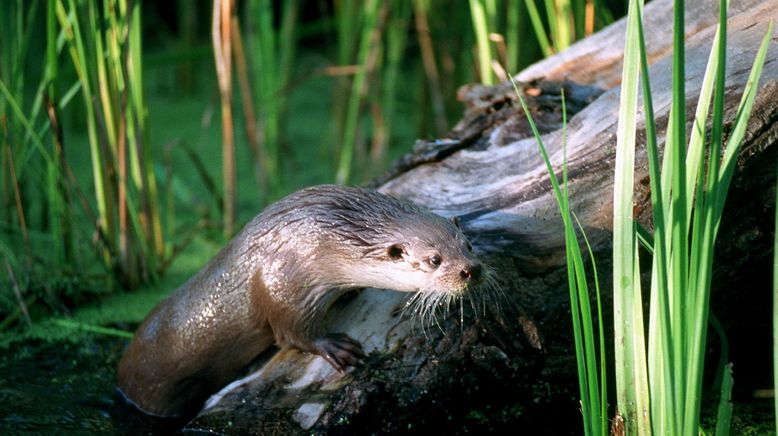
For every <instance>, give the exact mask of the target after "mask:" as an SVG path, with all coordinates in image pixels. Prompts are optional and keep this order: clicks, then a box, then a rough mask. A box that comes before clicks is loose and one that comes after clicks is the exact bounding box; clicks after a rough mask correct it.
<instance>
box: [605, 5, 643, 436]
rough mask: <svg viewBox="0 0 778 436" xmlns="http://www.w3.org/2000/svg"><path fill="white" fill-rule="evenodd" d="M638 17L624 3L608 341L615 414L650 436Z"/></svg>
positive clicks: (631, 431) (637, 8)
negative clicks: (639, 216) (641, 253)
mask: <svg viewBox="0 0 778 436" xmlns="http://www.w3.org/2000/svg"><path fill="white" fill-rule="evenodd" d="M641 13H642V7H641V6H640V4H639V3H638V1H637V0H632V1H630V4H629V13H628V16H627V34H626V37H625V41H626V42H625V48H624V67H623V72H622V82H621V83H622V85H621V103H620V105H619V122H618V130H617V133H616V142H617V146H616V169H615V171H616V174H615V179H614V192H613V287H614V289H613V306H614V308H613V311H614V315H613V316H614V327H615V338H614V340H615V343H616V344H621V346H617V347H615V361H616V393H617V410H618V412H617V413H618V414H620V415H622V416H623V417H624V420H625V424H626V429H627V433H628V434H650V425H648V422H650V419H651V416H650V411H649V410H648V380H647V374H646V367H645V365H646V364H645V357H644V353H645V351H644V350H645V343H644V339H643V332H642V329H641V330H640V331H639V332H636V331H637V329H638V326H642V325H643V320H642V318H643V317H642V298H641V294H640V286H639V283H637V282H636V278H639V276H640V275H639V272H638V271H637V268H638V266H637V263H636V256H637V252H636V247H637V241H636V236H635V224H634V221H633V218H632V192H633V186H634V174H633V171H634V169H633V168H634V165H635V128H636V125H637V115H636V114H637V90H638V74H639V68H640V58H639V55H640V53H639V48H640V47H639V44H638V36H639V35H638V20H639V15H640V14H641ZM633 253H634V254H633ZM641 328H642V327H641ZM636 333H639V334H636ZM641 356H642V358H641Z"/></svg>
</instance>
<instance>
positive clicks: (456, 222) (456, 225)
mask: <svg viewBox="0 0 778 436" xmlns="http://www.w3.org/2000/svg"><path fill="white" fill-rule="evenodd" d="M451 222H452V223H454V227H456V228H458V229H459V230H462V226H461V225H459V217H458V216H452V217H451Z"/></svg>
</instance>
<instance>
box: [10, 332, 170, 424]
mask: <svg viewBox="0 0 778 436" xmlns="http://www.w3.org/2000/svg"><path fill="white" fill-rule="evenodd" d="M126 345H127V340H126V339H120V338H115V337H109V336H91V337H86V338H79V342H71V341H45V340H31V341H25V342H21V341H19V342H18V343H14V344H12V345H10V346H9V347H8V348H7V349H3V350H0V434H2V435H15V434H47V435H60V434H101V435H105V434H107V435H112V434H119V435H121V434H133V435H135V434H170V433H173V432H175V430H176V428H171V427H170V424H169V423H159V422H154V421H153V420H149V419H148V417H146V416H143V415H140V414H138V413H137V412H135V411H134V410H132V409H130V408H129V407H128V406H127V405H126V404H125V403H124V401H123V400H122V399H121V397H120V396H119V394H118V393H116V390H115V385H116V365H117V364H118V361H119V358H120V357H121V353H122V350H123V349H124V347H125V346H126Z"/></svg>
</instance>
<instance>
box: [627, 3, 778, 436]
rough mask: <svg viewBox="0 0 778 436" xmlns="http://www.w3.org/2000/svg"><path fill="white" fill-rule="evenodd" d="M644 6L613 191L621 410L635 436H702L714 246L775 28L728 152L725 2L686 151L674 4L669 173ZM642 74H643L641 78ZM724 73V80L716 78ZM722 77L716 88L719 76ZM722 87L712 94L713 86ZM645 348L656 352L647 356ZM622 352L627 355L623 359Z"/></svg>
mask: <svg viewBox="0 0 778 436" xmlns="http://www.w3.org/2000/svg"><path fill="white" fill-rule="evenodd" d="M641 9H642V6H641V4H640V3H639V2H638V1H636V0H633V1H631V3H630V13H629V15H628V17H629V18H628V30H627V38H626V40H627V45H626V48H625V56H624V58H625V60H624V65H625V66H624V75H623V79H622V102H621V111H620V116H619V133H618V137H617V138H618V139H617V142H618V145H617V154H616V174H617V176H616V181H615V190H614V253H613V257H614V318H615V319H614V323H615V328H616V343H619V344H625V346H624V347H616V371H617V376H616V384H617V392H618V412H619V414H621V415H622V416H623V417H624V419H625V421H626V430H627V433H628V434H652V433H657V434H696V433H697V432H698V431H699V416H700V398H701V395H702V368H703V364H704V362H703V360H704V359H703V357H704V344H705V338H706V331H707V325H708V310H709V309H708V302H709V298H710V287H711V277H712V261H713V246H714V243H715V237H716V233H717V230H718V224H719V222H720V219H721V213H722V210H723V204H724V200H725V198H726V193H727V190H728V187H729V181H730V179H731V176H732V170H733V169H734V167H733V165H734V156H735V155H736V153H737V150H738V148H739V146H740V143H741V141H742V138H743V135H742V132H740V131H744V129H745V125H746V123H747V121H748V117H749V114H750V111H751V105H752V104H753V99H754V95H755V91H756V88H757V86H758V78H759V75H760V74H761V68H762V65H763V63H764V59H765V55H766V48H767V42H768V41H769V39H768V38H769V35H770V33H771V28H772V24H771V25H770V26H769V28H768V30H767V34H766V36H765V39H764V40H763V41H762V45H761V47H760V49H759V52H758V54H757V57H756V59H755V61H754V66H753V68H752V71H751V76H750V77H749V81H748V83H747V85H746V89H745V91H744V94H743V100H742V101H741V104H740V108H739V110H738V116H737V118H736V121H735V128H734V129H733V133H732V135H731V136H730V138H729V141H728V143H727V146H726V152H725V153H724V154H723V156H722V153H721V150H722V142H723V141H722V126H723V108H724V101H723V98H724V87H725V83H724V79H725V60H726V59H725V56H726V4H725V2H724V1H722V2H721V3H720V24H719V29H718V36H719V37H718V38H716V42H715V45H714V52H713V53H712V54H711V58H710V59H709V63H708V69H707V71H706V79H705V80H704V82H703V89H702V91H701V94H700V100H699V102H698V112H697V117H696V119H695V124H694V127H695V129H699V130H700V131H699V132H695V133H694V134H693V135H692V138H691V140H690V142H689V146H688V148H687V146H686V132H685V122H686V120H685V109H684V108H685V107H686V101H685V89H684V70H685V67H684V34H685V33H684V26H683V10H684V9H683V2H680V1H677V2H676V4H675V14H674V16H675V25H674V44H673V45H674V51H673V86H672V94H673V100H672V108H673V109H671V116H670V122H669V125H668V128H667V135H666V138H667V143H666V145H665V154H664V161H663V163H662V165H661V168H660V163H659V152H658V147H657V135H656V127H655V122H654V118H653V108H652V101H651V90H650V83H649V80H648V63H647V59H646V50H645V43H644V38H643V27H642V20H641V18H640V15H641ZM638 72H639V73H638ZM714 72H715V73H714ZM713 74H715V81H713V82H712V81H711V79H710V78H711V77H713ZM639 77H640V79H642V89H643V102H644V112H645V114H646V121H645V124H646V147H647V151H648V163H649V178H650V183H651V203H652V210H653V225H654V234H653V240H652V243H653V246H652V250H651V252H652V253H653V262H652V282H651V296H650V302H651V305H650V322H649V328H648V333H647V336H646V337H645V338H644V333H643V311H642V297H641V294H640V281H639V277H640V271H639V263H638V262H637V261H636V260H637V244H636V242H635V240H636V233H635V232H636V223H635V222H634V221H633V217H632V192H633V179H632V177H633V176H632V174H633V171H634V170H633V168H634V153H635V151H634V150H635V144H636V142H635V134H636V129H635V128H636V123H637V89H638V78H639ZM712 83H713V86H711V84H712ZM711 92H713V96H714V98H713V104H714V109H713V120H712V123H711V125H712V127H711V137H710V150H709V151H708V155H709V158H708V161H707V164H708V166H707V169H705V168H704V167H703V165H704V164H705V159H704V156H705V153H704V151H703V146H704V143H703V139H704V138H705V130H704V129H705V127H706V126H707V113H708V109H707V104H708V102H709V101H710V96H711ZM646 342H647V345H648V354H647V357H646V352H645V351H646V348H645V347H646V345H645V344H646ZM620 348H623V350H624V352H621V351H620ZM727 388H731V377H727V376H725V379H724V383H722V395H721V401H722V406H721V407H720V409H719V411H720V415H719V423H720V427H721V429H720V430H719V431H721V432H725V428H726V429H728V425H726V423H727V422H728V421H729V415H728V411H729V413H731V408H727V407H725V404H724V402H725V401H728V400H729V392H726V391H725V390H726V389H727Z"/></svg>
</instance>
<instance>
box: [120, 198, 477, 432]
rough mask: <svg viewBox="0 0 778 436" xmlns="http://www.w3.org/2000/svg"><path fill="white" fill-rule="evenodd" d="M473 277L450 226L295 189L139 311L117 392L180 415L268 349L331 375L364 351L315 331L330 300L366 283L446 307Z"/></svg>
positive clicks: (397, 203) (417, 213)
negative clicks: (322, 365)
mask: <svg viewBox="0 0 778 436" xmlns="http://www.w3.org/2000/svg"><path fill="white" fill-rule="evenodd" d="M482 276H483V266H482V264H481V262H480V261H479V260H478V259H477V258H476V256H475V255H474V254H473V251H472V247H471V245H470V243H469V242H468V241H467V238H466V237H465V235H464V234H463V233H462V231H461V230H460V228H459V226H458V225H457V224H455V223H454V222H453V221H451V220H447V219H445V218H443V217H441V216H439V215H436V214H434V213H432V212H430V211H428V210H425V209H423V208H421V207H418V206H415V205H413V204H411V203H409V202H407V201H403V200H400V199H397V198H394V197H391V196H388V195H385V194H382V193H379V192H377V191H372V190H368V189H361V188H349V187H341V186H335V185H322V186H314V187H310V188H306V189H302V190H300V191H297V192H295V193H293V194H291V195H289V196H287V197H285V198H283V199H281V200H279V201H277V202H276V203H273V204H271V205H270V206H268V207H267V208H266V209H265V210H264V211H263V212H261V213H260V214H259V215H258V216H257V217H255V218H254V219H253V220H252V221H250V222H249V223H248V224H247V225H246V226H245V227H244V228H243V229H242V230H241V232H240V233H239V234H238V235H237V236H235V237H234V238H233V239H232V240H231V241H230V242H229V243H228V244H227V246H226V247H225V248H224V249H223V250H222V251H221V252H220V253H219V254H217V255H216V256H215V257H214V258H213V259H212V260H211V261H210V262H209V263H208V264H207V265H206V266H205V267H204V268H203V269H202V270H200V271H199V272H198V273H197V274H196V275H194V276H193V277H192V278H191V279H189V280H188V281H187V282H186V283H184V284H183V285H182V286H181V287H179V288H178V289H177V290H176V291H175V292H174V293H173V294H172V295H171V296H170V297H169V298H167V299H166V300H164V301H162V302H161V303H160V304H159V305H158V306H157V307H156V308H154V309H153V310H152V311H151V313H150V314H149V315H148V316H147V317H146V319H145V320H144V321H143V323H142V324H141V325H140V327H138V329H137V331H136V332H135V335H134V337H133V339H132V341H131V342H130V344H129V345H128V346H127V349H126V350H125V352H124V355H123V356H122V359H121V361H120V363H119V367H118V388H119V391H120V392H121V393H122V394H123V395H124V397H125V398H126V399H127V400H128V401H129V402H130V403H131V404H133V405H134V406H136V407H137V408H138V409H140V410H141V411H143V412H145V413H147V414H150V415H155V416H162V417H179V418H180V417H185V416H191V415H193V414H194V413H196V412H197V411H198V410H199V409H200V408H201V407H202V405H203V403H204V402H205V400H206V399H207V398H208V397H209V396H210V395H211V394H213V393H215V392H216V391H217V390H219V389H220V388H222V387H223V386H225V385H226V384H227V383H229V382H230V381H232V380H234V379H235V378H236V377H238V376H239V375H240V373H241V371H244V370H245V369H246V367H247V366H248V365H249V364H250V363H251V362H252V361H253V360H254V359H255V358H256V357H257V356H258V355H259V354H261V353H262V352H263V351H264V350H266V349H267V348H269V347H270V346H272V345H273V344H276V345H278V346H280V347H292V348H296V349H299V350H302V351H305V352H309V353H313V354H317V355H319V356H321V357H323V358H324V359H325V360H326V361H327V362H329V364H330V365H332V366H333V367H334V368H335V369H336V370H338V371H340V372H342V371H344V369H345V368H347V367H350V366H356V365H357V364H358V363H359V361H360V360H361V359H362V358H364V357H365V355H364V352H363V351H362V347H361V345H360V344H359V342H357V341H356V340H354V339H352V338H351V337H349V336H347V335H346V334H343V333H329V332H326V331H324V328H323V326H322V324H323V323H322V321H323V317H324V315H325V314H326V312H327V311H328V309H329V308H330V306H331V305H332V304H333V303H334V302H335V301H336V300H337V299H338V298H339V297H340V296H341V295H343V294H344V293H346V292H348V291H350V290H354V289H358V288H365V287H373V288H384V289H393V290H397V291H404V292H419V293H423V294H428V295H424V298H423V299H427V297H432V298H429V300H430V301H441V299H442V300H446V301H451V299H452V298H459V297H461V296H463V295H464V293H465V292H466V291H467V290H468V289H469V288H471V287H472V286H473V285H475V284H477V283H480V282H481V281H482ZM438 296H443V297H441V298H438Z"/></svg>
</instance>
